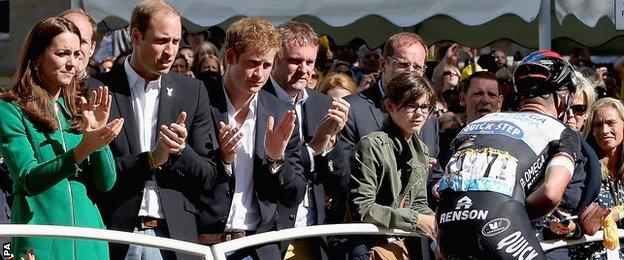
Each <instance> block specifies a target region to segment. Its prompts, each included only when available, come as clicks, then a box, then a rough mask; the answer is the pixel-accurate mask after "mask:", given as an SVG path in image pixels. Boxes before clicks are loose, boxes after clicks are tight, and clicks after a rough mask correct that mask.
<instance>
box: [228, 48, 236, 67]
mask: <svg viewBox="0 0 624 260" xmlns="http://www.w3.org/2000/svg"><path fill="white" fill-rule="evenodd" d="M225 62H226V63H227V64H234V63H235V62H236V53H234V49H232V48H228V49H227V50H225Z"/></svg>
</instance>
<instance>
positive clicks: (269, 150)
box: [264, 110, 297, 161]
mask: <svg viewBox="0 0 624 260" xmlns="http://www.w3.org/2000/svg"><path fill="white" fill-rule="evenodd" d="M295 119H297V114H296V113H295V111H294V110H288V111H287V112H286V113H285V114H284V115H283V116H282V119H281V120H280V122H279V124H278V125H277V128H275V129H273V125H274V123H275V122H274V121H275V119H274V118H273V117H272V116H270V117H269V121H268V122H267V128H266V132H265V134H264V147H265V151H266V155H267V156H268V157H269V159H270V160H273V161H275V160H278V159H280V158H283V156H284V151H285V150H286V145H287V144H288V140H290V136H291V135H292V132H293V130H294V129H295Z"/></svg>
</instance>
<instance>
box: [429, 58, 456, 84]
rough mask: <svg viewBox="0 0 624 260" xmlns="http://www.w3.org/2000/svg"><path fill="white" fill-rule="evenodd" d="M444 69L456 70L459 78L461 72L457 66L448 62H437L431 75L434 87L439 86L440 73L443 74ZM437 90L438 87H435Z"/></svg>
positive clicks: (440, 82) (440, 81)
mask: <svg viewBox="0 0 624 260" xmlns="http://www.w3.org/2000/svg"><path fill="white" fill-rule="evenodd" d="M446 71H453V72H456V73H457V75H459V77H460V79H461V72H460V71H459V68H457V66H455V65H453V64H450V63H440V64H438V66H436V67H435V68H434V69H433V74H432V75H431V79H432V81H433V84H434V85H435V87H436V88H437V86H441V84H442V80H441V79H442V75H443V74H444V72H446ZM436 90H437V91H439V90H438V89H436Z"/></svg>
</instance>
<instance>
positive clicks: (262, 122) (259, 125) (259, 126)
mask: <svg viewBox="0 0 624 260" xmlns="http://www.w3.org/2000/svg"><path fill="white" fill-rule="evenodd" d="M266 95H269V94H268V93H263V92H262V91H259V92H258V107H257V108H256V113H257V114H258V116H257V117H256V131H255V132H256V140H255V150H256V151H255V154H256V155H257V156H258V157H259V158H261V159H264V156H265V149H264V134H265V131H266V126H267V122H268V121H269V116H273V118H274V120H275V121H274V124H273V128H274V129H275V127H277V124H278V119H279V118H277V117H276V116H275V115H272V114H270V113H271V112H272V110H271V109H270V108H269V106H270V104H269V102H268V100H266Z"/></svg>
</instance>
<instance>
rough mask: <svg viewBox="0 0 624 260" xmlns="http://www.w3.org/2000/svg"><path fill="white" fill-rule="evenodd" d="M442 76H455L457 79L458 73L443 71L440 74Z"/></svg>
mask: <svg viewBox="0 0 624 260" xmlns="http://www.w3.org/2000/svg"><path fill="white" fill-rule="evenodd" d="M442 76H457V77H459V73H457V72H455V71H445V72H444V73H442Z"/></svg>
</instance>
